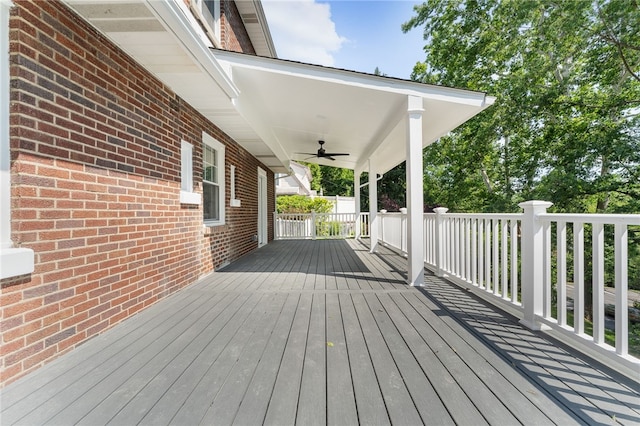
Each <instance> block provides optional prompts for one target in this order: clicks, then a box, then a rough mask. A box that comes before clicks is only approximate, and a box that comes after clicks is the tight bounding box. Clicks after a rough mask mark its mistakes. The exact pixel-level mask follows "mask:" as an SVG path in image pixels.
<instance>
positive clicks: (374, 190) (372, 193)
mask: <svg viewBox="0 0 640 426" xmlns="http://www.w3.org/2000/svg"><path fill="white" fill-rule="evenodd" d="M369 239H370V240H371V247H370V248H369V252H370V253H375V252H376V251H377V250H378V175H377V173H376V169H375V168H374V167H373V164H372V163H371V160H369Z"/></svg>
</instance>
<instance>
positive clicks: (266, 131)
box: [233, 96, 290, 168]
mask: <svg viewBox="0 0 640 426" xmlns="http://www.w3.org/2000/svg"><path fill="white" fill-rule="evenodd" d="M233 106H234V107H235V108H236V111H238V112H239V113H240V115H241V116H242V117H243V118H244V119H245V120H246V121H247V123H249V124H250V126H251V128H252V129H253V130H254V131H255V132H256V134H257V135H258V136H259V137H260V139H261V140H262V141H263V142H264V143H265V144H266V145H267V147H269V149H270V150H271V152H272V153H273V155H274V156H275V157H276V158H277V159H278V161H279V162H280V163H282V164H283V166H285V167H287V168H289V161H290V158H289V155H288V154H287V152H286V151H285V150H284V148H282V145H281V144H280V141H278V138H277V137H276V136H275V135H274V134H273V132H272V131H271V126H270V125H269V123H268V122H267V121H266V120H265V117H264V115H263V114H262V113H261V112H260V110H259V108H258V106H257V105H256V102H255V101H252V99H249V98H247V97H246V96H244V97H243V96H239V97H237V98H235V99H233Z"/></svg>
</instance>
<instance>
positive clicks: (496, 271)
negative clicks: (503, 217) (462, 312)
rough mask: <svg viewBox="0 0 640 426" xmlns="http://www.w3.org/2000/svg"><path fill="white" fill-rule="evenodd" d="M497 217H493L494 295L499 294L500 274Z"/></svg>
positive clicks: (498, 225)
mask: <svg viewBox="0 0 640 426" xmlns="http://www.w3.org/2000/svg"><path fill="white" fill-rule="evenodd" d="M498 222H499V221H498V219H493V232H492V233H493V262H492V263H493V265H492V269H493V294H495V295H496V296H497V295H498V294H500V284H499V276H500V250H499V244H498V241H499V240H498V237H499V235H498V234H499V233H500V224H499V223H498Z"/></svg>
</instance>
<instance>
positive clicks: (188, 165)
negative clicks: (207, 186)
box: [180, 140, 202, 205]
mask: <svg viewBox="0 0 640 426" xmlns="http://www.w3.org/2000/svg"><path fill="white" fill-rule="evenodd" d="M201 202H202V197H201V196H200V194H199V193H197V192H194V190H193V145H192V144H190V143H189V142H187V141H185V140H182V141H181V142H180V204H196V205H200V203H201Z"/></svg>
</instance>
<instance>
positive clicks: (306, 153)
mask: <svg viewBox="0 0 640 426" xmlns="http://www.w3.org/2000/svg"><path fill="white" fill-rule="evenodd" d="M294 154H299V155H313V156H314V157H317V156H318V154H317V153H315V152H294Z"/></svg>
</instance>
